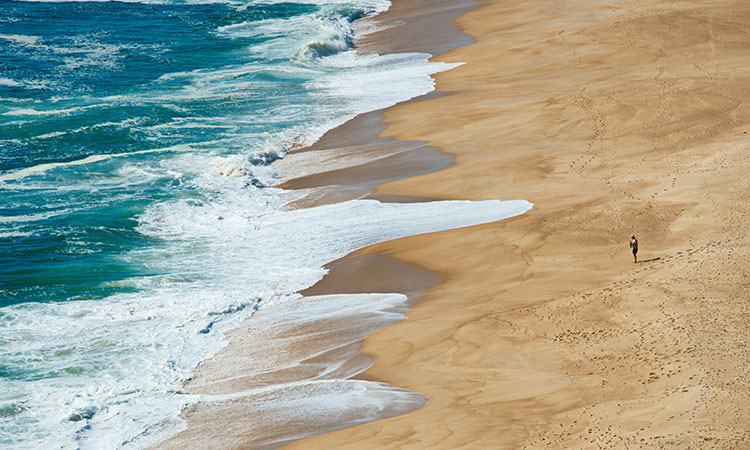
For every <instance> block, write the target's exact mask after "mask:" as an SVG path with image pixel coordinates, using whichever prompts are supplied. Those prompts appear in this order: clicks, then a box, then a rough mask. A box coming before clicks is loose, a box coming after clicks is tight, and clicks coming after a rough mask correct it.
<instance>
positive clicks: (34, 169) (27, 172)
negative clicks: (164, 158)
mask: <svg viewBox="0 0 750 450" xmlns="http://www.w3.org/2000/svg"><path fill="white" fill-rule="evenodd" d="M191 150H194V148H193V147H191V146H190V145H174V146H171V147H163V148H155V149H151V150H140V151H135V152H129V153H112V154H109V155H91V156H87V157H86V158H81V159H77V160H75V161H66V162H56V163H45V164H37V165H36V166H31V167H26V168H23V169H19V170H15V171H13V172H9V173H6V174H3V175H0V182H3V181H11V180H20V179H23V178H26V177H28V176H31V175H38V174H40V173H44V172H47V171H48V170H52V169H56V168H59V167H73V166H83V165H86V164H93V163H97V162H100V161H106V160H108V159H112V158H123V157H128V156H135V155H146V154H149V153H165V152H184V151H191Z"/></svg>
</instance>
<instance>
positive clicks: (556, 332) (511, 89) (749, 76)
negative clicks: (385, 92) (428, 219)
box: [289, 0, 750, 449]
mask: <svg viewBox="0 0 750 450" xmlns="http://www.w3.org/2000/svg"><path fill="white" fill-rule="evenodd" d="M403 3H405V0H401V1H400V2H397V3H396V5H394V11H395V12H394V13H392V14H397V13H398V10H397V8H396V7H397V6H398V5H399V4H403ZM386 18H388V16H386ZM390 20H393V16H391V19H390ZM457 23H458V25H459V26H460V27H461V29H462V30H464V32H466V33H467V34H469V35H470V36H472V37H474V38H475V39H476V43H474V44H473V45H470V46H468V47H462V48H458V49H454V50H451V51H449V52H448V53H445V54H443V55H441V56H440V57H439V58H437V59H438V60H442V61H451V62H455V61H464V62H466V64H465V65H464V66H462V67H459V68H457V69H454V70H452V71H449V72H445V73H441V74H439V75H438V76H437V77H436V78H437V83H438V88H439V89H440V90H442V91H449V92H453V95H449V96H439V97H433V98H430V99H427V100H423V101H419V102H410V103H406V104H403V105H399V106H397V107H394V108H391V109H390V110H388V111H387V112H386V118H387V123H388V127H387V128H386V130H385V134H387V135H388V136H392V137H395V138H397V139H399V140H404V141H425V142H427V143H428V144H429V145H431V146H434V147H437V148H440V149H442V150H443V151H445V152H448V153H450V154H452V155H454V156H455V164H454V165H452V166H451V167H449V168H447V169H444V170H441V171H437V172H432V173H429V174H425V175H421V176H418V177H413V178H403V179H399V180H395V181H391V182H388V183H386V184H383V185H381V186H379V187H378V188H377V193H378V194H379V195H398V196H416V197H428V198H445V199H472V200H480V199H494V198H498V199H526V200H529V201H532V202H534V203H535V205H536V206H535V208H534V210H532V211H531V212H529V213H527V214H525V215H524V216H520V217H516V218H513V219H510V220H506V221H501V222H498V223H494V224H488V225H483V226H478V227H472V228H468V229H460V230H452V231H447V232H441V233H434V234H430V235H423V236H416V237H410V238H405V239H400V240H397V241H392V242H388V243H384V244H380V245H377V246H373V247H371V248H368V249H365V250H364V251H363V252H361V253H363V254H370V255H392V256H395V257H397V258H398V259H400V260H402V261H404V262H409V263H414V264H417V265H419V266H422V267H424V268H426V269H428V270H430V271H432V272H434V273H436V274H439V275H440V276H441V277H442V279H443V282H442V283H441V284H439V285H438V286H436V287H433V288H431V289H430V291H429V293H428V295H426V296H425V297H424V298H423V300H422V301H421V302H420V303H418V304H417V305H416V307H415V308H414V310H413V311H412V312H411V313H410V314H409V318H410V320H409V321H407V322H402V323H399V324H397V325H393V326H390V327H388V328H385V329H383V330H380V331H378V332H376V333H374V334H372V335H370V336H369V337H368V338H367V339H366V340H365V345H364V351H365V352H366V353H368V354H371V355H374V356H375V358H376V359H375V364H374V366H373V367H372V368H370V369H369V370H368V371H367V372H365V374H364V375H365V377H366V378H368V379H376V380H381V381H386V382H388V383H391V384H394V385H396V386H399V387H403V388H407V389H410V390H413V391H416V392H422V393H425V394H427V395H428V396H429V398H430V402H429V404H428V405H427V406H426V407H424V408H422V409H419V410H417V411H415V412H412V413H409V414H405V415H401V416H397V417H393V418H390V419H386V420H381V421H377V422H371V423H368V424H364V425H359V426H356V427H353V428H349V429H345V430H340V431H337V432H333V433H328V434H325V435H321V436H317V437H313V438H309V439H304V440H301V441H298V442H296V443H293V444H291V445H290V446H289V448H300V449H312V448H333V447H336V448H353V449H361V448H542V447H544V448H547V447H550V448H679V449H683V448H701V449H703V448H750V409H749V408H748V405H749V404H750V379H749V378H750V372H749V371H748V367H749V366H750V351H749V350H748V334H749V333H748V329H747V324H748V323H750V322H749V320H748V319H749V318H750V317H749V312H750V310H749V309H748V306H747V304H748V298H749V297H750V295H749V294H750V273H749V272H750V264H748V263H747V261H748V260H750V247H749V246H748V244H749V243H750V238H748V236H747V230H748V229H749V228H750V204H749V203H748V198H750V177H748V175H747V172H748V169H749V168H750V152H748V148H750V137H748V134H747V133H748V132H750V54H749V53H748V49H750V33H748V26H747V24H748V23H750V4H749V3H747V2H741V1H737V2H732V1H711V2H708V1H691V2H679V1H677V2H675V1H669V2H666V1H654V0H650V1H612V2H602V3H598V4H596V5H594V4H592V2H589V1H579V0H573V1H567V2H554V3H552V2H549V1H521V2H508V1H500V0H490V1H487V2H485V4H484V5H483V6H482V7H481V8H479V9H476V10H473V11H471V12H468V13H467V14H465V15H463V16H461V17H460V19H459V20H458V22H457ZM631 233H635V234H636V235H637V236H638V238H639V241H640V245H641V251H640V254H639V257H640V259H641V260H642V261H643V262H641V263H639V264H633V261H632V257H631V255H630V252H629V249H628V238H629V236H630V234H631ZM331 277H333V278H335V277H336V272H332V274H331ZM328 282H329V283H331V282H332V281H328Z"/></svg>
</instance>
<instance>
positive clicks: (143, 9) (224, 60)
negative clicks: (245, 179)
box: [0, 2, 358, 306]
mask: <svg viewBox="0 0 750 450" xmlns="http://www.w3.org/2000/svg"><path fill="white" fill-rule="evenodd" d="M0 8H1V9H0V17H3V19H2V20H3V23H2V25H1V28H0V30H2V31H1V32H0V34H2V36H3V39H2V40H0V42H2V45H1V46H0V61H2V63H0V64H2V65H1V66H0V74H2V78H3V79H4V82H3V83H2V85H0V98H1V100H0V111H1V112H0V130H1V131H0V133H2V134H0V136H2V141H0V145H2V147H1V150H0V173H5V174H13V173H14V171H18V170H19V169H24V168H33V167H38V166H39V165H42V164H45V163H61V162H69V161H77V160H81V159H84V158H86V157H91V156H94V155H97V156H99V155H113V154H123V153H125V154H127V153H130V154H133V156H125V157H122V158H118V159H117V160H106V161H102V162H97V163H94V164H88V165H85V166H61V167H57V168H54V169H50V170H47V171H45V172H44V173H41V174H33V175H29V176H27V177H24V178H22V179H19V180H12V179H11V180H8V181H5V182H4V184H3V186H2V188H3V195H2V197H0V215H2V219H0V254H2V255H6V258H3V261H2V264H0V289H2V290H0V294H1V297H0V298H1V300H0V305H3V306H4V305H8V304H14V303H19V302H28V301H69V300H74V299H81V298H97V297H101V296H104V295H110V294H113V293H115V292H118V291H120V290H122V289H125V288H122V287H117V286H116V285H115V284H113V283H111V282H115V281H118V280H123V279H127V278H130V277H132V276H138V275H148V274H155V270H154V268H152V267H149V266H147V265H144V264H139V263H138V262H136V261H124V260H123V259H122V258H118V256H119V255H122V254H123V253H125V252H127V251H128V250H130V249H133V248H139V247H142V246H148V245H154V243H153V242H151V241H150V240H149V239H146V238H144V237H143V236H142V235H140V234H139V233H137V232H135V231H134V228H135V226H136V225H137V223H136V221H135V220H134V218H135V217H137V215H138V214H139V213H141V212H142V211H143V209H144V208H145V207H146V206H148V205H149V204H151V203H153V202H154V201H158V200H160V199H164V198H171V197H174V196H182V195H186V196H196V197H200V193H199V192H194V190H193V189H191V188H190V186H189V185H187V184H186V183H185V181H186V180H185V178H186V177H185V175H184V174H179V176H178V175H176V174H170V173H159V172H158V171H157V170H153V171H152V172H150V173H144V174H140V175H141V176H140V177H139V176H122V175H119V176H118V174H117V171H118V170H121V169H122V168H123V167H124V166H126V165H128V164H131V163H135V164H138V165H139V166H140V167H143V168H144V169H143V170H148V169H153V168H154V166H155V165H157V164H158V162H159V161H160V160H161V159H162V158H164V157H165V156H166V157H168V155H165V154H168V153H173V152H170V151H169V150H166V151H164V152H157V153H152V154H137V152H140V151H148V150H154V149H160V148H167V147H171V146H182V147H181V148H179V150H177V151H182V150H188V151H189V150H191V149H192V148H195V149H197V150H198V151H208V152H211V153H212V154H243V155H247V159H248V161H250V160H251V158H252V157H253V155H255V154H257V153H262V152H263V151H264V150H263V144H264V143H265V140H264V139H263V138H262V136H263V135H265V134H271V135H273V134H278V133H280V132H283V131H284V130H289V129H292V128H294V127H295V126H300V125H301V124H303V123H304V122H305V121H306V120H309V119H310V117H306V116H307V114H305V112H303V111H299V110H300V109H302V108H304V107H305V105H307V104H309V103H312V99H311V98H310V97H311V93H310V92H309V90H308V89H306V88H305V86H304V83H305V82H307V81H309V80H311V79H312V78H314V77H315V76H316V75H319V74H318V73H316V71H314V70H310V71H307V70H302V69H301V68H300V67H301V66H300V64H295V61H294V60H293V58H294V57H297V56H298V55H289V54H288V53H289V52H288V51H287V52H284V51H283V50H284V49H280V51H279V52H278V54H277V55H269V53H270V52H267V51H260V52H256V51H252V49H253V48H257V47H258V46H262V45H268V44H269V43H272V42H274V41H276V40H279V39H283V38H280V37H278V36H274V35H273V34H270V33H257V34H256V33H252V32H250V33H232V32H231V30H226V31H223V28H222V27H227V26H231V25H233V24H243V25H241V26H244V27H247V28H249V27H250V25H249V24H247V23H248V22H250V23H252V22H258V21H262V20H280V19H285V18H293V17H299V16H309V15H311V14H321V12H320V7H318V6H316V5H299V4H278V5H274V4H269V5H257V6H251V7H246V8H238V7H235V6H232V5H227V4H206V5H186V4H171V5H164V4H160V5H144V4H129V3H115V2H104V3H27V2H3V3H0ZM341 12H343V13H347V12H348V13H349V16H350V17H351V16H355V17H356V14H358V13H356V12H351V11H346V9H345V8H339V9H338V11H335V13H341ZM323 14H324V15H325V13H323ZM328 14H330V15H332V16H333V17H335V15H334V12H329V13H328ZM280 22H281V21H280ZM282 32H283V30H282ZM303 43H304V41H303V42H291V43H288V45H291V46H294V45H295V44H299V45H301V44H303ZM285 44H287V43H284V44H282V45H280V46H282V47H283V46H284V45H285ZM289 50H298V49H294V48H291V49H289ZM269 56H275V57H269ZM290 56H291V57H292V59H290ZM222 71H226V72H227V73H225V74H224V73H222ZM212 77H213V78H212ZM186 146H191V147H190V148H188V147H186ZM278 150H279V149H274V151H278ZM259 157H268V158H269V159H272V158H274V157H276V154H273V152H271V154H269V155H268V156H266V155H260V156H259Z"/></svg>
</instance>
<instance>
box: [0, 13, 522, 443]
mask: <svg viewBox="0 0 750 450" xmlns="http://www.w3.org/2000/svg"><path fill="white" fill-rule="evenodd" d="M387 6H388V3H387V2H378V1H374V0H373V1H368V0H362V1H359V0H352V1H337V0H330V1H327V0H319V1H309V0H306V1H298V2H276V1H257V2H208V1H206V2H200V1H198V2H187V1H173V2H171V1H162V2H148V1H146V2H139V3H125V2H106V1H103V2H15V1H14V2H8V1H0V447H11V448H97V449H100V448H120V447H135V448H142V447H145V446H147V445H149V444H150V443H153V442H155V441H158V440H159V439H160V438H162V437H164V436H166V435H169V434H170V433H173V432H175V431H176V430H179V429H180V428H181V427H183V426H184V422H183V421H182V420H181V419H180V418H179V413H180V411H182V410H183V408H185V407H186V406H189V405H192V404H195V403H196V402H199V401H209V400H210V399H208V398H206V397H200V396H196V395H190V394H187V393H185V392H184V391H183V390H182V386H183V383H184V381H185V380H186V379H188V378H189V377H190V376H191V374H192V373H193V371H194V370H195V368H196V367H198V365H200V364H201V363H202V362H203V361H205V360H206V359H207V358H210V357H211V356H212V355H214V354H215V353H216V352H217V351H218V350H220V349H221V348H223V347H224V346H225V345H226V342H225V339H224V333H225V332H226V331H228V330H231V329H232V328H234V327H236V326H238V324H239V323H240V322H241V321H243V320H246V319H248V318H251V316H252V315H253V314H254V313H255V312H256V311H258V310H259V309H260V308H264V307H265V306H264V305H266V304H268V303H269V302H270V303H271V304H273V302H274V301H276V300H279V299H286V300H288V301H286V303H284V304H285V305H294V304H295V303H294V302H295V301H300V298H299V296H298V295H296V294H295V293H296V292H297V291H299V290H300V289H303V288H305V287H307V286H310V285H311V284H313V283H314V282H316V281H317V280H318V279H320V278H321V277H322V276H323V274H324V273H325V271H324V269H323V268H322V267H323V265H324V264H326V263H327V262H329V261H331V260H333V259H335V258H338V257H341V256H343V255H345V254H347V253H348V252H350V251H352V250H354V249H356V248H359V247H361V246H363V245H368V244H371V243H374V242H378V241H382V240H384V239H391V238H395V237H400V236H405V235H408V234H414V233H417V232H428V231H435V230H438V229H445V228H446V227H449V226H463V225H467V224H472V223H482V222H486V221H489V220H498V219H500V218H503V217H507V215H508V213H507V211H506V210H505V209H503V208H505V206H502V205H495V204H492V205H490V206H487V205H477V206H473V205H464V204H457V205H452V206H451V205H428V204H423V205H421V206H399V207H391V206H388V207H386V206H385V205H381V204H380V203H378V202H374V201H359V200H358V201H350V202H345V203H342V204H339V205H334V206H330V207H323V208H311V209H309V210H302V211H293V212H289V211H285V210H284V209H283V206H284V205H285V204H286V203H287V202H289V201H291V200H294V199H295V198H298V197H299V196H301V195H303V194H302V193H294V192H285V191H282V190H280V189H277V188H274V187H273V185H274V183H275V182H276V180H277V179H278V174H276V173H275V171H274V169H273V167H271V166H270V163H271V162H272V161H274V160H275V159H278V158H280V157H283V156H284V155H285V154H286V153H287V152H288V151H289V150H290V149H291V148H295V147H299V146H304V145H308V144H311V143H312V142H314V141H315V140H316V139H317V138H319V137H320V136H321V135H322V133H324V132H325V131H326V130H328V129H330V128H332V127H335V126H337V125H339V124H341V123H343V122H344V121H346V120H348V119H349V118H351V117H354V116H355V115H356V114H359V113H362V112H366V111H372V110H376V109H379V108H383V107H387V106H390V105H393V104H395V103H397V102H399V101H403V100H406V99H409V98H412V97H415V96H417V95H421V94H424V93H427V92H429V91H430V90H432V89H433V82H432V79H431V78H430V77H429V75H430V74H432V73H434V72H437V71H440V70H445V69H448V68H450V67H452V65H448V64H435V63H429V62H428V57H429V55H425V54H400V55H384V56H383V55H374V54H368V55H364V54H360V53H358V52H357V51H355V50H354V49H353V43H354V36H355V32H357V33H366V32H368V29H367V28H366V24H365V23H363V22H361V21H359V22H358V21H357V19H358V18H361V17H364V16H366V15H368V14H371V13H375V12H377V11H381V10H383V9H384V8H386V7H387ZM441 208H442V209H441ZM450 208H452V209H450ZM523 208H527V206H526V205H525V204H523V205H521V206H519V207H518V208H517V209H518V211H522V210H523ZM449 210H451V211H454V215H453V216H451V215H450V214H445V213H443V212H441V211H449ZM514 211H515V210H514ZM432 221H435V222H436V223H432ZM437 222H440V223H437ZM289 299H291V300H289ZM360 301H361V299H360ZM271 310H272V309H271ZM306 314H308V313H307V312H306ZM309 314H313V313H309ZM279 317H283V316H279ZM282 323H283V321H282ZM257 343H258V345H259V346H260V347H261V348H263V346H264V345H265V344H264V342H263V336H262V335H259V336H257ZM261 366H262V365H260V364H259V365H258V367H261ZM272 366H273V364H271V367H272ZM248 370H252V368H251V369H248ZM360 384H361V383H360ZM343 386H348V385H345V384H344V385H343ZM346 389H350V388H349V387H346ZM352 389H354V388H352ZM356 389H358V391H357V392H360V391H362V390H361V389H360V387H356ZM380 390H382V387H381V388H380ZM342 392H343V391H342ZM350 394H351V392H349V391H346V392H343V393H342V395H344V396H346V395H350ZM398 395H402V394H401V393H399V394H398ZM329 397H330V395H329ZM306 398H307V399H308V400H309V399H310V398H313V397H311V396H306ZM326 398H328V397H326ZM332 401H333V402H334V403H335V402H336V400H332ZM314 403H315V405H316V407H322V406H321V405H323V404H324V403H325V402H317V401H316V402H314ZM379 407H380V406H378V407H377V408H379ZM337 408H338V409H337V410H341V407H340V406H337ZM374 408H375V407H374ZM377 408H375V409H377ZM334 409H335V408H334ZM363 414H364V413H363ZM367 414H370V415H372V414H375V415H377V414H376V413H373V412H372V411H370V412H367ZM320 415H321V417H322V416H325V415H326V412H325V410H321V411H320ZM331 417H334V416H331ZM365 417H370V416H369V415H368V416H365ZM358 420H359V419H358ZM361 420H364V419H361Z"/></svg>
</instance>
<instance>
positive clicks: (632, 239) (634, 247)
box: [630, 234, 638, 263]
mask: <svg viewBox="0 0 750 450" xmlns="http://www.w3.org/2000/svg"><path fill="white" fill-rule="evenodd" d="M630 249H631V250H632V251H633V263H637V262H638V239H636V238H635V235H634V234H631V235H630Z"/></svg>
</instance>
